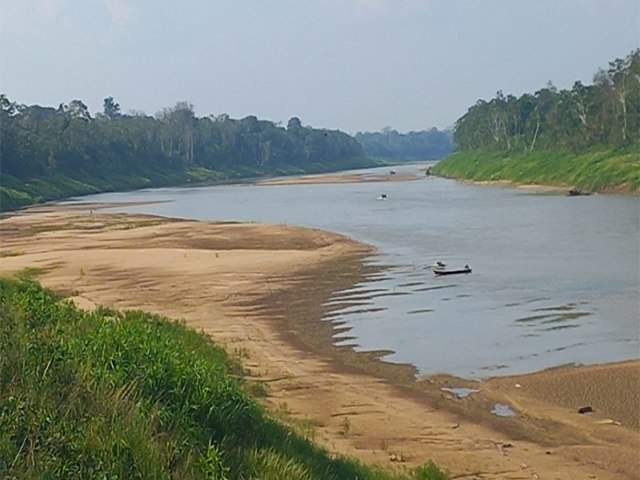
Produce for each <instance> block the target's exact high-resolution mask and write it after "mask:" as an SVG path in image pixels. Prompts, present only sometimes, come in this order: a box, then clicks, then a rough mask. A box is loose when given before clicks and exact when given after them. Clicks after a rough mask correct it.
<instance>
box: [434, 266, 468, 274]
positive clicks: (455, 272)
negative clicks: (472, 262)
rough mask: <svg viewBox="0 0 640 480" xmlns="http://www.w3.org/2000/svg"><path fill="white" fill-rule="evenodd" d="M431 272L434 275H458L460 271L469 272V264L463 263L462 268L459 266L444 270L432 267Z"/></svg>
mask: <svg viewBox="0 0 640 480" xmlns="http://www.w3.org/2000/svg"><path fill="white" fill-rule="evenodd" d="M433 273H435V274H436V275H458V274H461V273H471V268H469V265H465V266H464V268H459V269H457V270H445V269H443V268H434V269H433Z"/></svg>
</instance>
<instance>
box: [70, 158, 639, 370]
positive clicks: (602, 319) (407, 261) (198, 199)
mask: <svg viewBox="0 0 640 480" xmlns="http://www.w3.org/2000/svg"><path fill="white" fill-rule="evenodd" d="M417 168H418V167H416V166H410V165H407V166H403V167H400V168H395V170H396V171H398V172H402V171H405V170H407V171H416V170H417ZM385 171H386V169H383V170H382V172H385ZM383 193H384V194H386V199H384V200H381V199H380V197H381V196H382V194H383ZM153 200H168V202H167V203H158V204H147V205H139V206H136V207H127V208H120V209H119V211H130V212H142V213H151V214H159V215H167V216H172V217H183V218H191V219H202V220H241V221H257V222H271V223H284V224H293V225H305V226H312V227H319V228H323V229H326V230H331V231H336V232H340V233H343V234H346V235H349V236H351V237H353V238H355V239H357V240H361V241H364V242H367V243H370V244H373V245H375V246H376V247H378V248H379V250H380V254H379V255H378V256H377V257H375V258H373V259H372V260H371V262H373V263H376V264H381V265H389V266H391V268H389V269H387V270H386V271H385V272H384V273H383V274H382V275H378V276H376V277H375V278H371V279H369V280H368V281H366V282H364V283H363V284H361V285H356V286H355V287H354V288H352V289H350V290H348V291H344V292H339V293H337V294H336V296H335V298H334V299H332V300H331V302H334V303H335V304H336V305H338V304H339V305H341V307H344V303H345V302H347V306H346V307H344V308H342V309H341V310H339V311H337V312H334V313H333V314H332V315H331V316H330V318H327V319H326V321H334V320H338V321H342V322H346V323H347V325H349V326H350V327H351V330H350V331H348V332H344V333H342V334H341V335H343V336H344V337H345V340H342V342H343V343H345V344H353V345H354V347H355V348H356V349H362V350H368V349H390V350H393V351H394V352H395V353H394V354H392V355H389V356H388V357H386V358H385V360H387V361H398V362H410V363H413V364H414V365H416V367H418V369H419V370H420V372H421V373H424V374H429V373H436V372H447V373H452V374H455V375H460V376H462V377H467V378H482V377H488V376H494V375H504V374H512V373H524V372H530V371H536V370H541V369H544V368H547V367H552V366H556V365H560V364H566V363H600V362H608V361H615V360H623V359H630V358H637V357H638V356H640V342H639V338H640V320H639V315H640V314H639V312H640V300H639V297H640V294H639V289H640V253H639V250H640V240H639V238H640V237H639V233H640V225H639V223H640V221H639V217H640V199H638V198H637V197H626V196H611V195H594V196H587V197H567V196H564V195H561V194H540V193H532V192H530V191H526V190H521V189H514V188H506V187H494V186H473V185H466V184H461V183H457V182H454V181H451V180H445V179H439V178H427V177H421V178H420V179H419V180H416V181H411V182H385V183H351V184H325V185H322V184H319V185H274V186H255V185H230V186H218V187H206V188H188V189H185V188H182V189H157V190H146V191H139V192H129V193H118V194H104V195H96V196H92V197H84V198H83V199H82V201H100V202H108V201H114V202H116V201H153ZM437 260H439V261H443V262H445V263H446V264H447V265H448V266H450V267H452V268H460V267H463V266H464V265H466V264H468V265H469V266H470V267H471V268H472V270H473V272H472V273H471V274H468V275H455V276H442V277H436V276H435V275H434V274H433V272H432V271H431V270H430V269H429V268H428V266H429V265H431V264H432V263H433V262H435V261H437ZM336 340H337V341H338V342H341V339H340V337H339V336H338V337H337V339H336Z"/></svg>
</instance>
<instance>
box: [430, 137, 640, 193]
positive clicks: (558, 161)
mask: <svg viewBox="0 0 640 480" xmlns="http://www.w3.org/2000/svg"><path fill="white" fill-rule="evenodd" d="M432 171H433V173H435V174H437V175H442V176H446V177H453V178H466V179H470V180H476V181H495V180H507V181H511V182H515V183H520V184H544V185H557V186H562V187H575V188H578V189H580V190H585V191H590V192H638V191H640V149H638V148H637V147H629V148H627V149H624V150H609V149H592V150H589V151H585V152H582V153H580V154H574V153H572V152H569V151H566V150H565V151H562V150H547V151H537V152H531V153H510V154H505V153H501V152H483V151H462V152H456V153H454V154H452V155H450V156H449V157H447V158H446V159H444V160H441V161H440V162H438V163H437V164H436V165H435V166H434V167H433V170H432Z"/></svg>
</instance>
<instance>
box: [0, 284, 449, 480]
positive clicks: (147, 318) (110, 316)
mask: <svg viewBox="0 0 640 480" xmlns="http://www.w3.org/2000/svg"><path fill="white" fill-rule="evenodd" d="M24 276H25V277H26V276H28V275H27V274H25V275H24ZM0 320H1V321H0V477H2V478H7V479H12V478H15V479H17V478H20V479H29V478H33V479H36V478H49V479H85V478H110V479H131V478H139V479H143V478H154V479H163V478H166V479H199V478H202V479H205V478H206V479H247V480H248V479H254V478H260V479H262V480H269V479H282V478H286V479H290V480H295V479H308V480H312V479H329V480H330V479H336V480H338V479H355V478H358V479H380V480H385V479H388V480H392V479H396V480H400V479H423V480H427V479H437V480H439V479H445V478H446V476H445V475H444V474H443V473H442V472H441V471H440V470H439V469H438V468H437V467H436V466H435V465H434V464H433V463H431V462H429V463H427V464H425V465H424V466H422V467H419V468H417V469H413V470H410V471H409V470H407V471H406V472H400V473H390V472H386V471H383V470H380V469H378V468H373V467H367V466H365V465H363V464H361V463H359V462H357V461H355V460H351V459H348V458H344V457H339V456H335V455H330V454H329V453H328V452H326V451H325V450H323V449H322V448H320V447H318V446H317V445H315V444H314V443H313V442H312V441H311V437H312V433H310V430H309V427H308V426H305V427H304V428H302V427H301V426H297V425H296V423H295V421H293V420H290V421H288V422H286V423H287V425H288V426H287V425H285V423H282V420H280V419H279V420H276V419H275V415H270V414H268V413H267V412H266V411H265V410H264V408H262V407H261V406H260V404H259V403H258V401H257V400H256V398H257V397H256V396H258V395H264V394H265V391H264V387H263V386H260V385H259V384H251V383H250V382H248V381H246V380H244V379H243V375H242V368H241V366H240V364H239V363H238V362H237V360H235V359H233V358H231V357H229V356H228V355H227V353H225V350H224V349H223V348H221V347H220V346H218V345H216V344H214V343H213V342H212V341H211V340H210V339H209V338H208V337H206V336H204V335H203V334H200V333H197V332H195V331H193V330H191V329H188V328H186V327H185V326H184V325H183V324H181V323H178V322H174V321H170V320H168V319H165V318H160V317H158V316H154V315H150V314H146V313H144V312H141V311H128V312H118V311H114V310H110V309H107V308H97V309H95V310H93V311H84V310H80V309H78V308H76V307H75V305H74V304H73V303H71V302H69V301H66V300H64V299H60V298H58V297H56V296H55V295H53V294H52V293H51V292H49V291H47V290H45V289H43V288H42V287H40V286H39V285H38V284H37V283H35V282H33V281H31V280H29V279H17V278H0Z"/></svg>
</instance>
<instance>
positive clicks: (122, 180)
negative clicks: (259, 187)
mask: <svg viewBox="0 0 640 480" xmlns="http://www.w3.org/2000/svg"><path fill="white" fill-rule="evenodd" d="M382 164H385V162H384V161H381V160H378V159H372V158H366V157H362V158H353V159H350V160H349V161H346V162H344V163H343V164H340V165H337V164H307V165H305V166H304V168H300V167H298V166H292V165H283V166H278V167H269V168H266V167H260V166H255V167H248V166H243V165H238V166H235V167H230V168H227V169H225V170H224V171H222V170H221V171H217V170H208V169H206V168H202V167H192V168H189V169H187V170H184V171H181V170H175V171H159V170H155V171H151V170H150V171H145V172H127V173H126V174H122V173H109V174H107V175H104V176H102V177H98V176H87V175H82V176H78V177H70V176H68V175H61V174H57V175H53V176H50V177H43V178H34V179H30V180H28V181H22V180H19V179H17V178H14V177H11V176H9V175H3V177H2V178H1V179H0V211H9V210H15V209H18V208H21V207H25V206H28V205H33V204H36V203H42V202H47V201H51V200H61V199H63V198H68V197H72V196H78V195H87V194H91V193H100V192H113V191H122V190H135V189H140V188H150V187H167V186H178V185H198V184H214V183H222V182H228V181H234V180H241V179H249V178H255V177H263V176H276V175H278V176H279V175H297V174H302V173H323V172H328V171H336V170H341V169H355V168H366V167H372V166H377V165H382Z"/></svg>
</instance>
